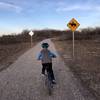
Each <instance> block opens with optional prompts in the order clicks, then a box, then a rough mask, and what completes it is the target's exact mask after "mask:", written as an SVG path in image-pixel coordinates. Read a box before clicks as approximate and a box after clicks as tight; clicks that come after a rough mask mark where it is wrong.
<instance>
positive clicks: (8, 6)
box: [0, 2, 22, 13]
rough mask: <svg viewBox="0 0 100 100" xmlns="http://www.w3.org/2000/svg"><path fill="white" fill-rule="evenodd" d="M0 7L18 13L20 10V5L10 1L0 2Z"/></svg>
mask: <svg viewBox="0 0 100 100" xmlns="http://www.w3.org/2000/svg"><path fill="white" fill-rule="evenodd" d="M0 9H6V10H11V11H16V12H17V13H20V12H21V11H22V8H21V7H19V6H17V5H14V4H11V3H5V2H0Z"/></svg>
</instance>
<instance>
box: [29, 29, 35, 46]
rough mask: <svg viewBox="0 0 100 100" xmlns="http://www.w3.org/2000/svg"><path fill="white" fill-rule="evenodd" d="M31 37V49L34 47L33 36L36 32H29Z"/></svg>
mask: <svg viewBox="0 0 100 100" xmlns="http://www.w3.org/2000/svg"><path fill="white" fill-rule="evenodd" d="M29 35H30V36H31V47H32V42H33V41H32V36H33V35H34V32H32V31H30V32H29Z"/></svg>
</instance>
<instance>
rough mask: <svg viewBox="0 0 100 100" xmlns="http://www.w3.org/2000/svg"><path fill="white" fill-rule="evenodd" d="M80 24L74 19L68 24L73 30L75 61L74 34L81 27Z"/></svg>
mask: <svg viewBox="0 0 100 100" xmlns="http://www.w3.org/2000/svg"><path fill="white" fill-rule="evenodd" d="M79 25H80V24H79V23H78V22H77V20H76V19H74V18H72V19H71V20H70V21H69V23H68V24H67V26H68V27H69V28H70V29H71V31H72V32H73V54H72V56H73V59H74V47H75V43H74V32H75V30H76V29H77V28H78V27H79Z"/></svg>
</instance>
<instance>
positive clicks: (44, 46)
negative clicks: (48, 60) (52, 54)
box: [41, 43, 49, 48]
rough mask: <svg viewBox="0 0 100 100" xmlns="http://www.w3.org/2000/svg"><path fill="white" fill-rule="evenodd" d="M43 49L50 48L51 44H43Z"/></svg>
mask: <svg viewBox="0 0 100 100" xmlns="http://www.w3.org/2000/svg"><path fill="white" fill-rule="evenodd" d="M41 46H42V48H48V47H49V44H48V43H42V45H41Z"/></svg>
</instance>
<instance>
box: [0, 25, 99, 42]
mask: <svg viewBox="0 0 100 100" xmlns="http://www.w3.org/2000/svg"><path fill="white" fill-rule="evenodd" d="M29 32H30V31H29V30H27V29H26V30H23V31H22V32H21V33H20V34H14V35H3V36H1V37H0V44H15V43H21V42H30V35H29ZM33 32H34V33H35V34H34V36H33V41H40V40H43V39H47V38H54V37H59V38H62V39H67V40H70V39H72V32H71V31H70V30H63V31H61V30H50V29H45V30H33ZM96 38H100V28H99V27H98V28H95V29H93V28H86V29H82V30H81V31H75V39H76V40H82V39H85V40H86V39H96Z"/></svg>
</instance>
